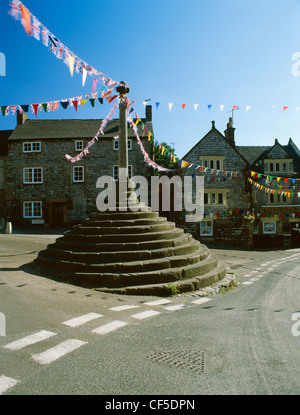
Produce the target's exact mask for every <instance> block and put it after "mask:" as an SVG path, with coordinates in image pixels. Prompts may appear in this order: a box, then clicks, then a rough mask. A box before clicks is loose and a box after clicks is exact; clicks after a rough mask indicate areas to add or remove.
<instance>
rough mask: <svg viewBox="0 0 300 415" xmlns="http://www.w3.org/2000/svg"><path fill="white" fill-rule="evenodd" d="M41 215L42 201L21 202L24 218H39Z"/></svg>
mask: <svg viewBox="0 0 300 415" xmlns="http://www.w3.org/2000/svg"><path fill="white" fill-rule="evenodd" d="M42 216H43V211H42V202H39V201H37V202H23V217H24V218H41V217H42Z"/></svg>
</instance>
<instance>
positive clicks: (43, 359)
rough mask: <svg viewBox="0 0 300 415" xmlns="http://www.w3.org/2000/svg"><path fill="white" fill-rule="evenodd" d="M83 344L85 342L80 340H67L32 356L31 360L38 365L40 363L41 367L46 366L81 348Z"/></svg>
mask: <svg viewBox="0 0 300 415" xmlns="http://www.w3.org/2000/svg"><path fill="white" fill-rule="evenodd" d="M84 344H86V342H83V341H81V340H76V339H69V340H66V341H64V342H62V343H60V344H58V345H57V346H55V347H52V348H51V349H48V350H46V351H44V352H42V353H38V354H34V355H33V356H32V359H33V360H35V361H36V362H38V363H41V364H42V365H47V364H49V363H51V362H53V361H54V360H57V359H59V358H60V357H62V356H64V355H66V354H67V353H70V352H72V351H73V350H76V349H78V347H80V346H83V345H84Z"/></svg>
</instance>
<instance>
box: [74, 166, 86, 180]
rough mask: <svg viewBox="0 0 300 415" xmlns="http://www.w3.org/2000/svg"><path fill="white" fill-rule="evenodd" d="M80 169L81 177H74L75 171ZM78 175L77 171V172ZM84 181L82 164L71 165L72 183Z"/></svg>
mask: <svg viewBox="0 0 300 415" xmlns="http://www.w3.org/2000/svg"><path fill="white" fill-rule="evenodd" d="M78 171H81V172H82V178H81V179H78V178H76V173H75V172H78ZM77 175H78V173H77ZM83 182H84V166H73V183H83Z"/></svg>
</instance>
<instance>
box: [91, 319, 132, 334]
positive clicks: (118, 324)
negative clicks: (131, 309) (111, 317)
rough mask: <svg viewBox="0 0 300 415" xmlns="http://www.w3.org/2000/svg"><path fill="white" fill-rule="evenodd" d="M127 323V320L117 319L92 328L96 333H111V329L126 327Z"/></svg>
mask: <svg viewBox="0 0 300 415" xmlns="http://www.w3.org/2000/svg"><path fill="white" fill-rule="evenodd" d="M127 324H128V323H126V322H125V321H119V320H115V321H112V322H111V323H107V324H104V326H100V327H97V328H96V329H94V330H92V333H96V334H106V333H110V332H111V331H114V330H117V329H119V328H121V327H124V326H126V325H127Z"/></svg>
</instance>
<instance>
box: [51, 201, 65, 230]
mask: <svg viewBox="0 0 300 415" xmlns="http://www.w3.org/2000/svg"><path fill="white" fill-rule="evenodd" d="M52 211H53V222H52V223H53V226H64V213H63V203H53V206H52Z"/></svg>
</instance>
